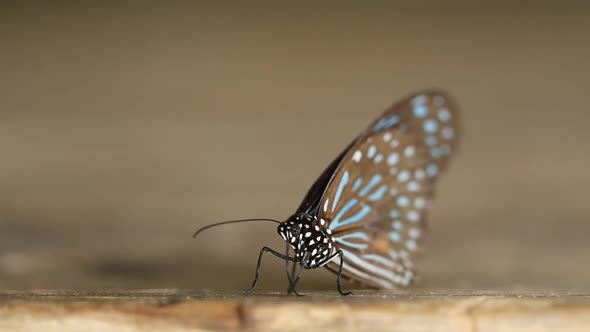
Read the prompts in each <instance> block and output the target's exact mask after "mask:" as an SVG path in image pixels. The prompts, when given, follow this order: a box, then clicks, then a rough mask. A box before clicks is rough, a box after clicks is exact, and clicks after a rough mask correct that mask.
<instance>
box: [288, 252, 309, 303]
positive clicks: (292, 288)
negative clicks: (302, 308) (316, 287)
mask: <svg viewBox="0 0 590 332" xmlns="http://www.w3.org/2000/svg"><path fill="white" fill-rule="evenodd" d="M310 256H311V255H310V254H309V253H308V254H307V256H306V257H305V259H304V260H303V263H302V264H301V269H300V270H299V273H298V274H297V278H295V280H293V283H292V285H291V290H292V291H293V292H295V294H297V296H303V295H299V294H298V293H297V291H295V285H297V283H298V282H299V280H300V279H301V277H302V276H303V271H305V266H309V262H310V258H309V257H310ZM296 266H297V263H293V267H296ZM293 271H295V268H294V269H293ZM293 275H295V273H293Z"/></svg>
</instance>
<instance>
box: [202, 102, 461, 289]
mask: <svg viewBox="0 0 590 332" xmlns="http://www.w3.org/2000/svg"><path fill="white" fill-rule="evenodd" d="M458 132H459V119H458V114H457V109H456V107H455V105H454V103H453V102H452V100H451V99H450V98H449V96H448V95H447V94H446V93H444V92H442V91H437V90H428V91H423V92H420V93H417V94H414V95H411V96H408V97H406V98H404V99H403V100H402V101H400V102H399V103H397V104H395V105H393V106H391V107H390V108H389V109H387V110H386V111H385V112H384V113H383V114H382V115H381V116H380V117H379V118H378V119H377V120H375V121H374V122H373V123H372V124H371V125H369V127H368V128H367V129H366V130H365V131H364V132H362V133H361V134H360V135H359V136H358V137H357V138H356V139H354V141H353V142H352V143H351V144H349V145H348V147H347V148H346V149H345V150H344V151H343V152H342V153H341V154H340V155H339V156H338V157H337V158H336V159H335V160H334V161H333V162H332V163H331V164H330V165H329V166H328V168H326V170H325V171H324V172H323V173H322V175H321V176H320V177H319V178H318V179H317V180H316V182H315V183H314V184H313V185H312V187H311V189H310V190H309V192H308V193H307V195H306V196H305V198H304V199H303V202H302V203H301V205H300V206H299V208H298V209H297V211H295V213H294V214H293V215H292V216H291V217H289V218H288V219H287V220H286V221H283V222H281V221H278V220H274V219H244V220H234V221H228V222H223V223H218V224H213V225H209V226H206V227H203V228H201V229H200V230H198V231H197V232H196V233H195V235H194V236H196V235H197V234H198V233H200V232H201V231H203V230H205V229H207V228H209V227H212V226H217V225H220V224H226V223H232V222H241V221H252V220H266V221H274V222H276V223H278V224H279V226H278V232H279V235H281V237H282V238H283V240H285V241H286V242H287V251H286V254H281V253H279V252H277V251H275V250H273V249H271V248H268V247H264V248H262V250H261V251H260V255H259V256H258V265H257V267H256V276H255V279H254V282H253V283H252V287H250V289H248V291H247V293H248V292H250V291H251V290H252V289H253V288H254V287H255V286H256V283H257V281H258V276H259V271H260V264H261V261H262V256H263V254H264V253H265V252H269V253H271V254H273V255H275V256H277V257H279V258H281V259H283V260H285V261H286V264H287V276H288V279H289V293H291V292H295V293H296V294H297V292H296V291H295V285H296V284H297V282H298V281H299V279H300V277H301V276H302V273H303V271H304V270H305V269H315V268H319V267H322V266H325V267H327V268H328V269H330V270H332V271H333V272H335V273H336V275H337V277H336V284H337V287H338V292H339V293H340V294H342V295H347V294H349V292H348V293H344V292H342V289H341V287H340V277H341V275H344V276H345V277H347V278H349V279H352V280H354V281H358V282H360V283H361V284H364V285H367V286H370V287H374V288H381V289H392V288H395V287H396V286H407V285H408V284H410V282H411V281H412V279H413V278H414V255H415V253H416V250H417V249H418V241H419V239H420V236H421V234H422V232H423V229H424V226H425V222H426V207H427V205H428V203H429V202H430V200H431V199H432V196H433V191H434V184H435V182H436V179H437V177H438V175H439V174H440V173H441V172H442V171H443V170H444V168H445V166H446V164H447V161H448V159H449V157H450V156H451V154H452V153H453V152H454V150H455V148H456V145H457V140H458ZM290 249H292V250H293V251H294V255H292V256H291V255H290V254H289V250H290ZM289 264H293V265H291V266H289ZM299 265H300V266H301V269H300V270H299V273H296V267H297V266H299Z"/></svg>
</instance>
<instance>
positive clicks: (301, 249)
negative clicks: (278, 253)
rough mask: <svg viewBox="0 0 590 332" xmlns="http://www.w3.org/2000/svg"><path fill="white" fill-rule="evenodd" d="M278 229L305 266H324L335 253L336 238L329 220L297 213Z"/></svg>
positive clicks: (297, 258) (309, 267)
mask: <svg viewBox="0 0 590 332" xmlns="http://www.w3.org/2000/svg"><path fill="white" fill-rule="evenodd" d="M277 231H278V233H279V235H281V237H282V238H283V240H285V241H286V242H287V243H288V244H289V245H290V246H291V248H293V250H294V251H295V260H296V261H297V262H299V263H301V264H303V266H304V267H305V268H308V269H313V268H318V267H322V266H324V265H325V264H327V263H328V262H329V261H330V258H331V257H332V256H333V253H334V239H333V238H332V231H331V230H330V229H329V228H328V227H327V222H326V221H325V220H323V219H318V218H317V217H316V216H313V215H310V214H304V213H299V214H295V215H293V216H292V217H290V218H289V219H287V221H285V222H283V223H281V224H280V225H279V226H278V228H277Z"/></svg>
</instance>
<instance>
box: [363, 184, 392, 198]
mask: <svg viewBox="0 0 590 332" xmlns="http://www.w3.org/2000/svg"><path fill="white" fill-rule="evenodd" d="M386 192H387V186H386V185H382V186H381V187H379V189H377V190H375V192H374V193H372V194H371V195H370V196H369V197H367V198H368V199H369V201H371V202H375V201H378V200H380V199H381V198H383V195H385V193H386Z"/></svg>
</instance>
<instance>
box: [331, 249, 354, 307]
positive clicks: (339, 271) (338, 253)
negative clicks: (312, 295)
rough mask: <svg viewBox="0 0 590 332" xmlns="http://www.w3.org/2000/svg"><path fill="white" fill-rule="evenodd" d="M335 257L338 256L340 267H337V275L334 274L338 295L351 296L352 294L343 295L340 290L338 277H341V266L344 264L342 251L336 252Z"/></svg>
mask: <svg viewBox="0 0 590 332" xmlns="http://www.w3.org/2000/svg"><path fill="white" fill-rule="evenodd" d="M336 255H338V256H340V265H339V266H338V274H336V286H337V287H338V293H340V295H343V296H346V295H350V294H352V292H346V293H344V292H342V288H340V275H342V264H343V263H344V260H343V259H342V257H343V256H344V252H343V251H342V250H338V252H337V253H336ZM336 255H334V256H333V257H336Z"/></svg>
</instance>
